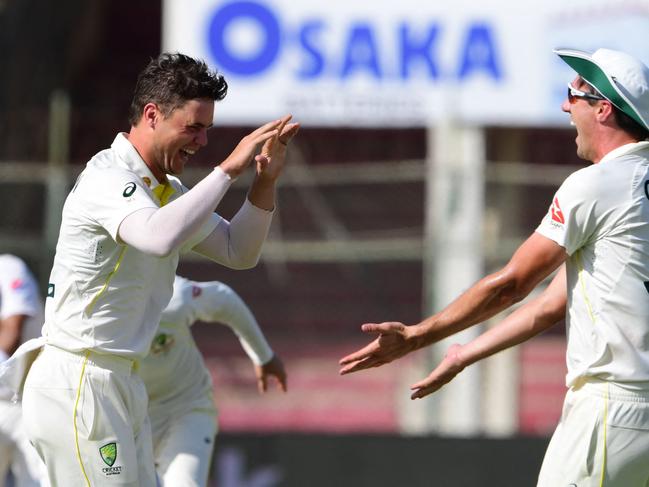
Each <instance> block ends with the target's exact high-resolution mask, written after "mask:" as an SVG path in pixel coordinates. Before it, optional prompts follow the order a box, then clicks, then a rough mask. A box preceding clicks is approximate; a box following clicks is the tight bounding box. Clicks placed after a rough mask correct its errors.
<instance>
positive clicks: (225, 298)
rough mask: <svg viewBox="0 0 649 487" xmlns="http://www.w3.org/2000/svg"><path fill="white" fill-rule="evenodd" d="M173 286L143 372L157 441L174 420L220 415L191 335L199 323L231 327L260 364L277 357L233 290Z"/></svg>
mask: <svg viewBox="0 0 649 487" xmlns="http://www.w3.org/2000/svg"><path fill="white" fill-rule="evenodd" d="M173 287H174V291H173V295H172V298H171V301H170V302H169V304H168V306H167V307H166V308H165V310H164V311H163V313H162V317H161V320H160V328H159V330H158V333H157V334H156V336H155V338H154V340H153V342H152V344H151V352H150V354H149V355H148V356H147V357H146V358H145V359H144V360H143V361H142V362H141V364H140V369H139V374H140V376H141V377H142V379H143V380H144V383H145V385H146V388H147V392H148V394H149V413H150V417H151V424H152V427H153V431H154V436H155V432H156V431H159V430H160V429H161V428H162V427H163V426H164V424H165V423H166V422H168V421H169V418H170V417H173V416H175V415H178V414H181V413H183V412H187V411H195V410H204V411H207V412H213V413H215V408H214V399H213V396H212V379H211V376H210V373H209V371H208V369H207V368H206V367H205V363H204V360H203V356H202V355H201V353H200V351H199V350H198V348H197V347H196V343H195V342H194V339H193V337H192V334H191V330H190V326H191V325H192V324H194V323H195V322H196V321H198V320H201V321H204V322H209V323H211V322H216V323H222V324H225V325H227V326H229V327H230V328H231V329H232V330H233V331H234V332H235V333H236V334H237V336H238V337H239V340H240V342H241V345H242V346H243V348H244V350H245V351H246V353H247V354H248V356H249V357H250V359H251V360H252V361H253V362H254V363H256V364H259V365H261V364H264V363H266V362H268V361H269V360H270V359H271V358H272V357H273V351H272V349H271V348H270V346H269V345H268V343H267V342H266V340H265V338H264V336H263V334H262V332H261V330H260V329H259V325H258V324H257V321H256V320H255V318H254V316H253V314H252V312H251V311H250V310H249V309H248V307H247V306H246V304H245V303H244V302H243V301H242V299H241V298H240V297H239V296H238V295H237V294H236V293H235V292H234V291H233V290H232V289H231V288H230V287H229V286H226V285H225V284H222V283H220V282H216V281H212V282H194V281H190V280H187V279H185V278H182V277H179V276H176V278H175V280H174V286H173Z"/></svg>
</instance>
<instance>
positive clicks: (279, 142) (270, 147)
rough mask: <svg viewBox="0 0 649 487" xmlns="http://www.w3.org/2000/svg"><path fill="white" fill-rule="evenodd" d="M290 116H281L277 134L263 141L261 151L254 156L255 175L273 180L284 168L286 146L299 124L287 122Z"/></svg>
mask: <svg viewBox="0 0 649 487" xmlns="http://www.w3.org/2000/svg"><path fill="white" fill-rule="evenodd" d="M291 118H292V115H285V116H284V117H282V119H281V120H280V125H279V127H278V129H277V134H276V135H274V136H273V137H270V138H269V139H267V140H266V141H265V142H264V145H263V147H262V148H261V152H260V153H259V155H257V156H256V157H255V161H256V162H257V176H259V177H262V178H267V179H270V180H272V181H274V180H276V179H277V178H278V177H279V175H280V174H281V172H282V170H283V169H284V163H285V162H286V148H287V146H288V143H289V142H290V141H291V139H292V138H293V137H294V136H295V134H297V132H298V130H299V129H300V124H298V123H289V121H290V120H291Z"/></svg>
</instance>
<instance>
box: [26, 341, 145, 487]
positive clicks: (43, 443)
mask: <svg viewBox="0 0 649 487" xmlns="http://www.w3.org/2000/svg"><path fill="white" fill-rule="evenodd" d="M133 369H134V362H133V361H131V360H128V359H125V358H122V357H119V356H116V355H104V354H97V353H95V352H90V351H86V352H79V353H74V352H68V351H65V350H61V349H59V348H56V347H53V346H50V345H45V347H44V348H43V350H42V351H41V353H40V354H39V356H38V357H37V359H36V361H35V362H34V364H33V365H32V367H31V369H30V370H29V373H28V375H27V379H26V381H25V387H24V391H23V418H24V421H25V426H26V430H27V434H28V436H29V438H30V440H31V441H32V443H33V444H34V446H35V447H36V450H37V451H38V453H39V455H40V456H41V458H42V459H43V460H44V462H45V465H46V467H47V472H48V476H49V480H50V483H51V485H52V487H100V486H124V487H125V486H129V487H155V486H156V477H155V468H154V463H153V447H152V442H151V427H150V424H149V419H148V416H147V404H148V398H147V393H146V389H145V387H144V384H143V383H142V380H141V379H140V377H139V376H138V375H137V374H136V373H135V372H134V370H133Z"/></svg>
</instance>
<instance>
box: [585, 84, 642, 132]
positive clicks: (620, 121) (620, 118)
mask: <svg viewBox="0 0 649 487" xmlns="http://www.w3.org/2000/svg"><path fill="white" fill-rule="evenodd" d="M586 85H587V86H588V87H589V88H590V89H589V90H586V93H590V94H592V95H599V96H603V95H602V94H601V93H600V92H599V91H598V90H597V89H596V88H595V87H594V86H593V85H591V84H589V83H586ZM587 101H588V104H589V105H594V104H595V103H596V102H597V100H587ZM611 106H612V107H613V116H614V117H615V123H616V124H617V126H618V127H620V128H621V129H622V130H624V131H625V132H626V133H627V134H629V135H630V136H631V137H633V138H634V139H635V140H638V141H640V140H647V139H649V130H647V129H646V128H644V127H643V126H642V125H640V124H639V123H638V122H636V121H635V120H634V119H633V118H631V117H630V116H629V115H627V114H626V113H624V112H623V111H622V110H620V109H619V108H618V107H616V106H615V105H613V103H611Z"/></svg>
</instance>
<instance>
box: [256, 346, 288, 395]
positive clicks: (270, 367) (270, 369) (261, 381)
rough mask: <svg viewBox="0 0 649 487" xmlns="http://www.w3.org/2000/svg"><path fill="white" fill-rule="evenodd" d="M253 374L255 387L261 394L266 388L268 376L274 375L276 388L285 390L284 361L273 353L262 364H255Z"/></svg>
mask: <svg viewBox="0 0 649 487" xmlns="http://www.w3.org/2000/svg"><path fill="white" fill-rule="evenodd" d="M255 376H256V377H257V389H258V390H259V393H260V394H263V393H264V392H266V390H267V389H268V378H269V377H275V380H276V381H277V388H278V389H280V390H281V391H282V392H286V390H287V384H286V370H285V369H284V363H283V362H282V360H281V359H280V358H279V357H278V356H277V355H274V356H273V358H272V359H270V361H268V362H266V363H265V364H264V365H255Z"/></svg>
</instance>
